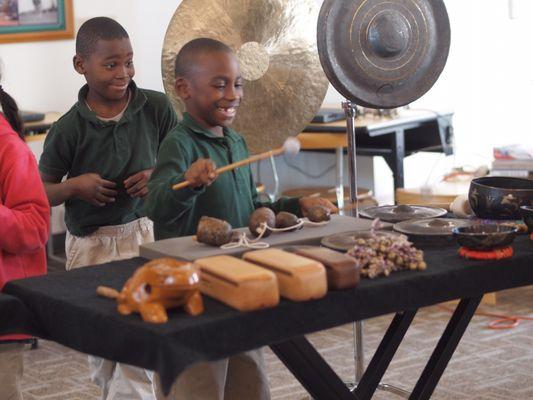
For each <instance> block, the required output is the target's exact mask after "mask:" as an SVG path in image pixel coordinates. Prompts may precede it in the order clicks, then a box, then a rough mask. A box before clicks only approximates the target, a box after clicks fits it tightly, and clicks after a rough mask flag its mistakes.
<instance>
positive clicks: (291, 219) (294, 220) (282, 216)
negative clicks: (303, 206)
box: [276, 211, 301, 232]
mask: <svg viewBox="0 0 533 400" xmlns="http://www.w3.org/2000/svg"><path fill="white" fill-rule="evenodd" d="M296 224H298V217H297V216H296V215H294V214H291V213H289V212H286V211H281V212H279V213H278V215H276V228H289V227H291V226H294V225H296ZM300 228H301V227H300ZM296 229H298V228H294V229H291V230H288V231H285V232H292V231H295V230H296Z"/></svg>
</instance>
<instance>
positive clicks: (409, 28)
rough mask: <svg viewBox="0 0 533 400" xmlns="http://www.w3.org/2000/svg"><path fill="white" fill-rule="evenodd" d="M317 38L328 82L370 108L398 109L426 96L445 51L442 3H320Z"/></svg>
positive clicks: (446, 33)
mask: <svg viewBox="0 0 533 400" xmlns="http://www.w3.org/2000/svg"><path fill="white" fill-rule="evenodd" d="M317 35H318V37H317V39H318V51H319V56H320V62H321V63H322V68H323V69H324V71H325V73H326V75H327V77H328V79H329V81H330V82H331V83H332V84H333V86H334V87H335V88H336V89H337V90H338V91H339V92H340V93H341V94H342V95H343V96H344V97H346V99H348V100H351V101H352V102H354V103H356V104H358V105H361V106H365V107H372V108H394V107H400V106H403V105H406V104H408V103H411V102H412V101H414V100H416V99H418V98H419V97H420V96H422V95H423V94H424V93H426V92H427V91H428V90H429V89H430V88H431V87H432V86H433V84H434V83H435V81H436V80H437V78H438V77H439V75H440V73H441V72H442V70H443V68H444V65H445V64H446V59H447V57H448V51H449V48H450V22H449V19H448V14H447V12H446V8H445V6H444V3H443V1H442V0H395V1H390V0H355V1H338V0H324V3H323V4H322V8H321V10H320V15H319V24H318V30H317Z"/></svg>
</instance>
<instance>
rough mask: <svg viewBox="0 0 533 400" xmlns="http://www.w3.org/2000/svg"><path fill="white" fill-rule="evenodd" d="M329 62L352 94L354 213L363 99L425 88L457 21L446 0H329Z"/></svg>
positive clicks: (323, 40)
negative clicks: (452, 23)
mask: <svg viewBox="0 0 533 400" xmlns="http://www.w3.org/2000/svg"><path fill="white" fill-rule="evenodd" d="M317 44H318V52H319V57H320V62H321V64H322V68H323V70H324V72H325V74H326V76H327V77H328V79H329V81H330V83H331V84H332V85H333V86H334V87H335V89H337V91H338V92H339V93H340V94H341V95H343V96H344V97H345V98H346V99H347V100H346V101H344V102H342V108H343V110H344V113H345V116H346V135H347V142H348V148H347V152H348V169H349V179H350V207H349V209H350V215H351V216H353V217H358V216H359V208H358V204H357V167H356V153H357V146H356V129H355V118H356V116H357V105H361V106H364V107H368V108H395V107H400V106H404V105H406V104H409V103H411V102H413V101H414V100H416V99H418V98H419V97H421V96H422V95H423V94H424V93H426V92H427V91H428V90H429V89H430V88H431V87H432V86H433V84H434V83H435V82H436V81H437V79H438V77H439V75H440V73H441V72H442V70H443V69H444V66H445V64H446V59H447V57H448V52H449V47H450V23H449V19H448V14H447V12H446V8H445V6H444V3H443V1H442V0H398V1H395V2H391V1H389V0H355V1H349V2H348V1H340V0H324V2H323V4H322V7H321V10H320V13H319V17H318V26H317ZM353 329H354V334H353V336H354V362H355V377H354V378H355V379H354V382H353V384H352V383H349V384H348V385H349V386H352V388H351V390H352V391H356V390H357V385H358V383H359V382H360V381H361V378H362V377H363V374H364V372H365V362H364V338H363V322H362V321H357V322H355V323H354V325H353ZM378 388H379V389H382V390H387V391H389V392H392V393H395V394H397V395H400V396H402V397H405V398H408V397H409V395H410V393H409V392H408V391H406V390H403V389H400V388H397V387H395V386H392V385H388V384H385V383H380V384H379V385H378Z"/></svg>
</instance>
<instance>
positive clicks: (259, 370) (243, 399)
mask: <svg viewBox="0 0 533 400" xmlns="http://www.w3.org/2000/svg"><path fill="white" fill-rule="evenodd" d="M155 386H156V394H157V399H159V400H163V399H164V400H269V399H270V390H269V387H268V377H267V375H266V369H265V362H264V359H263V351H262V350H260V349H259V350H253V351H249V352H246V353H241V354H237V355H236V356H232V357H230V358H226V359H224V360H219V361H214V362H208V363H207V362H204V363H198V364H195V365H193V366H192V367H190V368H188V369H187V370H185V371H184V372H183V373H182V374H181V375H180V376H179V377H178V379H177V380H176V381H175V382H174V384H173V385H172V388H171V390H170V393H169V395H168V396H167V397H165V396H164V395H163V391H162V389H161V382H160V381H159V376H157V377H156V379H155Z"/></svg>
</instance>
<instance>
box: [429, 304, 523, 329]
mask: <svg viewBox="0 0 533 400" xmlns="http://www.w3.org/2000/svg"><path fill="white" fill-rule="evenodd" d="M437 307H439V308H440V309H442V310H445V311H448V312H449V313H453V312H454V310H452V309H451V308H449V307H447V306H443V305H438V306H437ZM474 315H479V316H482V317H489V318H497V319H495V320H494V321H491V322H489V324H488V325H487V328H489V329H513V328H516V327H517V326H518V325H520V321H533V318H532V317H524V316H519V315H505V314H495V313H488V312H484V311H476V312H475V313H474Z"/></svg>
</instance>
